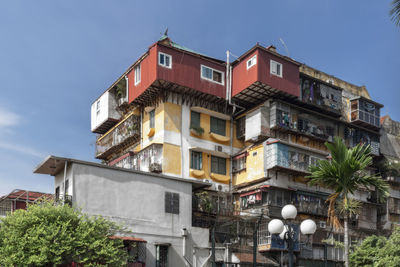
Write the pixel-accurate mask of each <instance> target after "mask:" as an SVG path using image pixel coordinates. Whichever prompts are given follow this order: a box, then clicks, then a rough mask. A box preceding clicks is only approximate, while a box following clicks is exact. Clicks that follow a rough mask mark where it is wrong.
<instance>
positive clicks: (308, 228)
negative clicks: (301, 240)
mask: <svg viewBox="0 0 400 267" xmlns="http://www.w3.org/2000/svg"><path fill="white" fill-rule="evenodd" d="M316 230H317V225H316V224H315V222H314V221H313V220H311V219H307V220H304V221H303V222H302V223H301V224H300V231H301V233H302V234H303V235H313V234H314V233H315V231H316Z"/></svg>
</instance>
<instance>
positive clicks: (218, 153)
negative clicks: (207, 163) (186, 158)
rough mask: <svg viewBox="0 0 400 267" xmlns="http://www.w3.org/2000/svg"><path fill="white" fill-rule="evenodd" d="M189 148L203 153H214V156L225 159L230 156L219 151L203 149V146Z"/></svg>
mask: <svg viewBox="0 0 400 267" xmlns="http://www.w3.org/2000/svg"><path fill="white" fill-rule="evenodd" d="M189 149H190V150H193V151H197V152H203V153H207V154H211V155H214V156H217V157H221V158H226V159H229V158H230V157H231V156H230V155H229V154H227V153H224V152H219V151H215V150H209V149H205V148H202V147H191V148H189Z"/></svg>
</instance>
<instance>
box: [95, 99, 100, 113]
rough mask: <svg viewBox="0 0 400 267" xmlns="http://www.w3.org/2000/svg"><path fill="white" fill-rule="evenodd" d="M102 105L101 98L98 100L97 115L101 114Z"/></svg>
mask: <svg viewBox="0 0 400 267" xmlns="http://www.w3.org/2000/svg"><path fill="white" fill-rule="evenodd" d="M100 110H101V106H100V99H99V100H97V101H96V116H98V115H99V114H100Z"/></svg>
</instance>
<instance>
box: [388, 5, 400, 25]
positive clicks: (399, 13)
mask: <svg viewBox="0 0 400 267" xmlns="http://www.w3.org/2000/svg"><path fill="white" fill-rule="evenodd" d="M391 6H392V7H391V9H390V11H389V15H390V17H391V19H392V21H393V22H394V23H395V24H396V25H397V26H400V0H393V1H392V3H391Z"/></svg>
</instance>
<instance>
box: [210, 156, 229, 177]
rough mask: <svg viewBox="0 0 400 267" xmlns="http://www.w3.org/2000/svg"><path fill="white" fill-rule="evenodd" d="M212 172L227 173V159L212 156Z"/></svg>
mask: <svg viewBox="0 0 400 267" xmlns="http://www.w3.org/2000/svg"><path fill="white" fill-rule="evenodd" d="M211 172H213V173H217V174H222V175H226V159H225V158H220V157H215V156H211Z"/></svg>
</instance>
